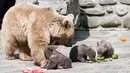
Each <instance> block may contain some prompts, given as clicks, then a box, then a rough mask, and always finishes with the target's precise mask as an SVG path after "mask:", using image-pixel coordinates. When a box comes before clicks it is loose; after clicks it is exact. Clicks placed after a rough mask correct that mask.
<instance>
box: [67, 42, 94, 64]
mask: <svg viewBox="0 0 130 73" xmlns="http://www.w3.org/2000/svg"><path fill="white" fill-rule="evenodd" d="M69 56H70V59H71V60H72V62H85V61H87V60H88V61H93V62H96V59H95V57H96V52H95V50H94V49H93V48H92V47H90V46H87V45H85V44H81V45H79V46H77V45H76V46H74V47H72V48H71V51H70V54H69Z"/></svg>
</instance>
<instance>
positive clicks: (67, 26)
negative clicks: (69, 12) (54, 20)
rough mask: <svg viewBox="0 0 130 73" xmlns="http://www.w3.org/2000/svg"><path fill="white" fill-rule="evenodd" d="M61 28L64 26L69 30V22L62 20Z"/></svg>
mask: <svg viewBox="0 0 130 73" xmlns="http://www.w3.org/2000/svg"><path fill="white" fill-rule="evenodd" d="M63 26H64V27H65V28H69V27H70V25H69V20H68V19H64V20H63Z"/></svg>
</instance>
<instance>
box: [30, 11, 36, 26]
mask: <svg viewBox="0 0 130 73" xmlns="http://www.w3.org/2000/svg"><path fill="white" fill-rule="evenodd" d="M29 21H30V22H31V23H34V22H35V21H36V13H35V12H32V13H30V15H29Z"/></svg>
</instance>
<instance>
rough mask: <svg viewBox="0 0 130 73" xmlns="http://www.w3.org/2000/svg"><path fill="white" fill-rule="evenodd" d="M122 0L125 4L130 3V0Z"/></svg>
mask: <svg viewBox="0 0 130 73" xmlns="http://www.w3.org/2000/svg"><path fill="white" fill-rule="evenodd" d="M120 2H121V3H123V4H130V0H120Z"/></svg>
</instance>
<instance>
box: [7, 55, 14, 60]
mask: <svg viewBox="0 0 130 73" xmlns="http://www.w3.org/2000/svg"><path fill="white" fill-rule="evenodd" d="M5 59H7V60H14V59H15V57H14V56H5Z"/></svg>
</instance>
